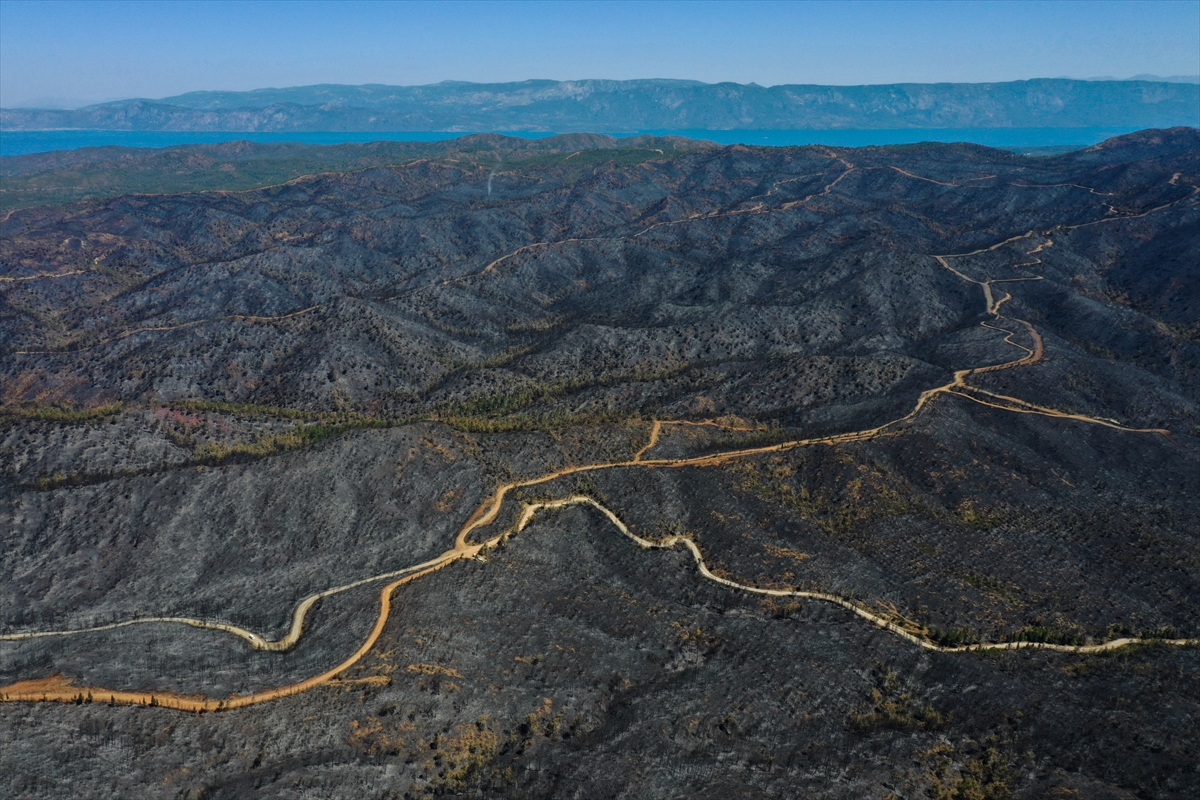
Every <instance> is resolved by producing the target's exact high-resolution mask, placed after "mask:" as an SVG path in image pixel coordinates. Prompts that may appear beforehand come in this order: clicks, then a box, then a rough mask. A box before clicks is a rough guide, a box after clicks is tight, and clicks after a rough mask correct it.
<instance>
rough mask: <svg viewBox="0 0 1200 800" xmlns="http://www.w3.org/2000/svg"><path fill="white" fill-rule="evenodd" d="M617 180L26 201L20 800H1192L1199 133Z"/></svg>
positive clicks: (432, 179)
mask: <svg viewBox="0 0 1200 800" xmlns="http://www.w3.org/2000/svg"><path fill="white" fill-rule="evenodd" d="M595 144H596V143H595V142H585V141H580V140H578V139H569V138H565V137H563V138H554V139H548V140H541V142H540V143H538V144H536V145H531V144H529V143H525V142H523V141H522V140H512V139H506V138H504V137H476V138H473V139H471V140H468V141H466V142H463V143H462V144H461V145H460V146H459V147H457V148H454V147H443V148H440V149H436V150H430V151H428V152H425V153H419V154H418V153H414V154H413V157H412V158H410V159H407V160H405V161H403V162H402V163H395V164H391V165H374V164H372V165H364V166H363V167H362V168H359V169H356V170H353V171H337V172H323V173H320V174H314V175H310V176H305V177H298V178H295V179H292V180H288V181H286V182H283V183H281V184H279V185H275V186H268V187H263V188H257V189H251V190H243V191H233V190H229V189H223V190H219V191H207V192H191V193H184V194H155V195H133V194H127V195H121V196H119V197H115V198H106V199H94V200H88V201H83V202H78V203H73V204H68V205H51V206H39V207H31V208H23V209H19V210H10V211H9V212H8V213H7V214H6V216H5V217H4V218H3V221H2V222H0V237H2V238H0V304H2V305H0V347H2V351H0V352H2V359H0V402H2V410H0V413H2V415H3V416H2V417H0V536H2V537H3V548H2V549H0V563H2V564H3V569H2V570H0V700H3V699H7V700H10V701H11V702H0V728H2V729H3V731H4V740H5V742H6V746H5V747H4V748H2V749H0V767H2V768H0V774H2V775H3V778H0V780H2V781H3V782H4V783H3V784H0V785H3V786H4V787H5V794H6V795H10V796H14V797H50V796H61V795H63V794H66V793H68V792H74V793H77V794H80V795H81V796H88V797H91V796H95V797H104V796H112V797H125V796H132V795H137V796H162V797H244V796H263V797H343V796H344V797H352V796H353V797H361V796H367V797H438V796H463V797H498V796H501V797H614V798H615V797H714V798H716V797H722V798H723V797H764V796H765V797H810V796H811V797H880V798H883V797H905V798H915V797H933V798H1003V797H1021V798H1024V797H1030V798H1032V797H1064V798H1066V797H1111V798H1128V797H1156V798H1157V797H1163V798H1167V797H1180V798H1183V797H1191V796H1193V795H1194V791H1195V788H1196V786H1197V785H1200V737H1198V736H1197V734H1196V731H1195V725H1194V723H1191V722H1188V720H1189V719H1191V720H1194V719H1195V718H1196V717H1197V715H1198V714H1200V679H1198V678H1197V676H1198V675H1200V669H1198V668H1200V661H1198V653H1200V650H1198V649H1197V648H1196V647H1195V645H1194V644H1189V643H1188V640H1191V639H1195V638H1196V637H1197V636H1200V633H1198V629H1200V606H1197V604H1196V602H1195V598H1196V597H1197V596H1200V594H1198V592H1200V539H1198V537H1197V531H1200V499H1198V497H1197V493H1196V492H1195V488H1194V487H1195V486H1197V485H1200V416H1198V414H1200V408H1198V405H1200V400H1198V398H1200V301H1198V300H1197V298H1198V297H1200V294H1198V288H1200V287H1198V286H1197V281H1198V278H1200V275H1198V273H1197V269H1198V267H1197V264H1198V263H1200V259H1198V258H1197V257H1196V256H1197V254H1198V252H1200V233H1198V232H1200V225H1198V223H1200V189H1198V188H1197V186H1198V185H1200V132H1197V131H1196V130H1195V129H1191V128H1179V129H1171V130H1152V131H1143V132H1141V133H1139V134H1133V135H1130V136H1126V137H1121V138H1118V139H1114V140H1110V141H1108V142H1105V143H1103V144H1101V145H1098V146H1096V147H1093V148H1089V149H1087V150H1083V151H1079V152H1075V153H1070V154H1066V155H1059V156H1054V157H1047V158H1033V157H1025V156H1019V155H1015V154H1011V153H1007V152H1003V151H997V150H989V149H986V148H981V147H975V146H969V145H916V146H908V147H894V148H864V149H858V150H848V149H830V148H779V149H768V148H761V149H756V148H744V147H731V148H714V147H709V146H690V145H685V144H683V143H680V142H675V141H672V140H646V141H642V142H639V143H637V146H625V147H622V148H619V149H614V148H612V147H608V148H607V149H600V148H597V147H595V146H594V145H595ZM314 150H319V148H314ZM385 155H386V154H385ZM316 156H317V157H320V158H326V159H329V160H334V159H336V158H341V157H343V156H338V155H335V154H321V153H317V154H316ZM68 161H69V159H68ZM76 168H77V164H70V163H67V164H64V166H63V169H76ZM89 168H91V169H95V170H96V171H97V174H102V173H103V170H104V169H105V167H104V166H103V163H102V162H97V163H96V164H94V165H93V166H92V167H89ZM4 169H5V170H9V169H13V167H12V166H11V165H9V164H7V163H6V164H5V165H4ZM43 169H44V168H43ZM112 169H113V171H114V172H115V171H118V170H120V169H122V166H121V162H120V161H117V162H115V163H114V164H113V165H112ZM45 174H48V175H50V174H53V170H52V169H50V170H49V171H47V172H46V173H45ZM105 180H108V182H109V185H114V184H115V183H117V182H118V181H117V179H107V178H106V179H105ZM972 370H974V371H972ZM581 467H587V469H586V470H581V469H580V468H581ZM543 478H544V479H543ZM505 485H511V486H512V488H511V489H510V490H508V491H507V493H506V494H501V495H497V494H496V492H497V490H498V488H500V487H503V486H505ZM489 498H493V499H489ZM568 498H587V499H588V501H589V502H590V503H593V504H594V505H592V504H586V503H579V504H575V505H569V506H565V507H561V508H550V507H546V508H542V507H541V505H545V504H554V503H555V502H556V501H562V500H565V499H568ZM489 508H494V509H495V510H496V515H495V518H494V519H492V518H491V517H489V516H487V515H486V514H485V513H484V512H485V511H486V510H487V509H489ZM622 526H623V527H622ZM626 531H627V532H626ZM672 537H684V538H685V539H686V540H687V542H688V543H689V545H688V546H690V547H694V548H695V553H696V554H698V556H697V557H699V558H702V560H703V564H702V565H698V564H697V562H696V559H695V558H694V557H693V553H692V551H690V550H689V549H688V547H685V546H684V544H683V543H679V542H676V541H675V540H674V539H673V538H672ZM456 538H457V544H456ZM484 542H487V543H488V546H487V547H486V548H485V547H482V546H481V545H482V544H483V543H484ZM670 542H675V543H674V544H671V545H670V546H667V547H662V548H655V547H653V546H652V545H654V544H655V543H663V544H666V543H670ZM439 554H442V555H439ZM439 559H440V560H439ZM423 562H424V563H432V564H434V567H435V569H433V571H431V572H429V573H428V574H425V573H423V572H419V571H418V572H408V573H405V572H404V570H406V569H407V568H409V567H412V566H413V565H417V564H421V563H423ZM373 576H379V577H378V578H377V579H374V580H364V579H370V578H372V577H373ZM383 576H388V577H383ZM360 581H361V582H360ZM720 581H725V583H721V582H720ZM385 586H386V587H388V588H387V590H386V591H383V590H384V588H385ZM335 587H340V588H339V589H338V591H337V592H334V593H326V592H327V590H330V589H331V588H335ZM766 590H770V591H773V592H775V594H774V595H767V594H763V593H762V592H763V591H766ZM381 591H382V595H381ZM321 593H325V594H323V595H322V597H321V599H318V600H316V601H315V603H314V604H312V605H311V606H310V607H306V608H308V609H309V610H308V611H306V612H305V613H304V615H303V617H302V619H301V622H302V624H301V625H300V627H299V628H296V627H295V625H294V624H293V622H294V620H293V612H294V610H295V609H296V607H297V604H298V603H300V602H301V601H302V600H303V599H304V598H307V597H310V596H314V595H317V594H321ZM806 593H809V594H806ZM811 593H819V594H820V595H821V597H819V598H814V597H812V596H811ZM824 597H828V598H832V599H829V600H827V599H821V598H824ZM385 600H386V601H388V602H390V606H389V605H384V606H383V608H385V609H390V610H389V611H388V613H387V614H386V615H384V616H380V608H381V602H384V601H385ZM833 600H836V601H837V602H833ZM839 603H840V605H839ZM864 616H865V617H867V618H864ZM149 617H156V618H166V617H169V618H182V619H184V620H192V621H193V623H195V622H203V624H204V625H207V626H208V627H197V626H196V624H188V623H187V622H186V621H185V622H178V621H176V622H171V621H145V618H149ZM138 620H143V621H141V622H139V621H138ZM871 620H876V621H878V624H873V623H872V621H871ZM882 624H887V625H890V626H891V627H890V628H889V629H881V628H880V627H879V625H882ZM214 626H221V627H214ZM95 628H100V629H99V630H92V631H90V632H89V631H88V629H95ZM290 630H297V631H298V632H299V633H300V635H299V636H298V638H297V639H295V641H294V644H293V645H291V646H286V647H285V646H280V647H279V648H277V649H270V648H269V647H264V646H261V645H262V642H264V641H267V642H270V641H282V640H285V639H286V637H287V635H288V634H289V631H290ZM27 634H52V635H45V636H34V637H28V636H26V635H27ZM63 634H65V635H63ZM6 637H7V638H6ZM22 637H23V638H22ZM254 637H258V638H254ZM364 642H366V643H367V644H368V645H369V646H362V645H363V643H364ZM1123 642H1128V643H1127V644H1123V645H1122V643H1123ZM1016 644H1023V645H1026V646H1025V647H1023V648H1019V649H983V650H975V649H971V647H972V646H975V645H987V646H992V645H1004V646H1006V647H1011V646H1012V645H1016ZM1029 645H1037V646H1039V647H1040V646H1042V645H1051V646H1052V648H1049V649H1038V648H1037V647H1029ZM1117 645H1122V646H1117ZM1110 646H1111V649H1105V648H1109V647H1110ZM356 648H358V650H356ZM1053 648H1058V649H1053ZM1080 648H1083V649H1080ZM313 676H324V677H321V678H320V680H318V681H316V682H315V683H312V680H313ZM306 681H307V682H309V683H305V682H306ZM310 684H311V685H310ZM289 686H296V687H300V688H302V689H304V690H303V691H301V690H300V689H296V690H295V692H294V693H289V694H288V695H287V696H280V697H276V698H275V699H269V698H268V695H271V693H272V692H276V691H277V690H280V688H281V687H289ZM106 692H107V693H108V694H105V693H106ZM289 692H290V690H289ZM39 693H41V694H40V695H39ZM35 695H36V696H35ZM41 696H45V697H46V698H47V699H50V700H55V699H57V700H61V701H66V702H29V701H31V700H33V701H36V700H38V699H39V698H40V697H41ZM259 697H261V698H263V702H259V701H258V699H256V698H259ZM238 698H242V699H241V700H239V699H238ZM230 703H232V704H242V703H244V704H245V707H242V708H237V709H229V708H228V707H226V705H224V704H230ZM172 706H174V707H172ZM186 708H194V709H195V710H193V711H186V710H178V709H186ZM204 708H209V709H213V710H212V711H205V712H204V713H198V712H199V711H200V710H201V709H204ZM218 708H220V709H221V710H216V709H218Z"/></svg>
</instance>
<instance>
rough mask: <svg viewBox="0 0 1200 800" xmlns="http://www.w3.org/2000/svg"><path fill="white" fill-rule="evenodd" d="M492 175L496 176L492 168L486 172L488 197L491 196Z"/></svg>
mask: <svg viewBox="0 0 1200 800" xmlns="http://www.w3.org/2000/svg"><path fill="white" fill-rule="evenodd" d="M494 177H496V170H494V169H493V170H492V171H491V173H489V174H488V197H491V196H492V178H494Z"/></svg>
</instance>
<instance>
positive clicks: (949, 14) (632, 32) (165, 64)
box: [0, 0, 1200, 107]
mask: <svg viewBox="0 0 1200 800" xmlns="http://www.w3.org/2000/svg"><path fill="white" fill-rule="evenodd" d="M1198 72H1200V0H1165V1H1162V2H1151V1H1149V0H1147V1H1146V2H1141V1H1137V0H1133V1H1131V0H1088V1H1087V2H1069V1H1068V0H1052V1H1051V2H1021V1H1020V0H1007V2H984V1H983V0H974V1H973V2H950V1H949V0H946V1H943V2H886V1H884V0H873V1H871V2H739V3H731V2H616V3H612V2H579V3H577V2H563V3H554V2H487V3H478V2H438V3H425V2H406V3H391V2H382V0H376V1H375V2H298V1H297V0H289V1H288V2H243V3H239V2H232V1H230V0H225V1H224V2H181V1H179V0H176V1H175V2H117V1H116V0H107V1H105V2H96V1H93V2H65V1H63V2H24V0H0V105H3V106H6V107H13V106H20V105H35V104H36V105H44V104H47V101H51V102H57V103H60V104H65V105H75V104H82V103H87V102H98V101H102V100H110V99H118V98H128V97H164V96H168V95H172V94H179V93H182V92H186V91H193V90H199V89H235V90H241V89H255V88H261V87H266V86H299V85H304V84H313V83H352V84H353V83H390V84H406V85H411V84H424V83H436V82H438V81H442V80H465V81H479V82H489V81H513V80H525V79H528V78H553V79H559V80H568V79H580V78H613V79H627V78H688V79H693V80H701V81H707V82H718V81H736V82H739V83H749V82H751V81H753V82H756V83H759V84H761V85H764V86H769V85H775V84H780V83H821V84H861V83H897V82H909V81H911V82H937V81H969V82H980V81H1002V80H1017V79H1022V78H1034V77H1058V76H1063V75H1067V76H1071V77H1094V76H1100V75H1112V76H1116V77H1120V78H1123V77H1129V76H1132V75H1135V74H1140V73H1153V74H1158V75H1181V74H1183V75H1187V74H1196V73H1198Z"/></svg>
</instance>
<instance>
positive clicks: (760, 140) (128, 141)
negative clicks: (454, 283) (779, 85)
mask: <svg viewBox="0 0 1200 800" xmlns="http://www.w3.org/2000/svg"><path fill="white" fill-rule="evenodd" d="M1135 130H1137V128H1129V127H1125V128H1122V127H1112V128H916V129H914V128H905V129H899V130H834V131H812V130H797V131H778V130H740V131H710V130H652V131H629V132H627V133H618V134H614V135H616V136H636V135H638V134H641V133H651V134H654V135H657V136H686V137H688V138H689V139H707V140H708V141H712V142H717V143H719V144H750V145H770V146H773V147H786V146H794V145H806V144H824V145H832V146H835V147H866V146H870V145H884V144H913V143H915V142H974V143H975V144H982V145H987V146H989V147H1008V148H1021V147H1063V146H1068V145H1079V146H1088V145H1093V144H1096V143H1097V142H1102V141H1104V140H1105V139H1108V138H1111V137H1113V136H1119V135H1121V134H1123V133H1132V132H1133V131H1135ZM498 132H499V133H503V134H504V135H506V136H521V137H525V138H531V139H541V138H544V137H546V136H553V135H554V134H553V133H548V132H546V131H498ZM465 135H466V134H465V133H464V132H461V131H457V132H450V131H388V132H379V131H371V132H344V131H317V132H309V133H247V132H244V131H229V132H221V131H206V132H194V133H193V132H187V131H96V130H55V131H0V156H16V155H23V154H25V153H44V152H48V151H51V150H76V149H78V148H80V147H105V146H110V145H119V146H121V147H173V146H175V145H181V144H214V143H217V142H232V141H250V142H264V143H270V142H300V143H303V144H344V143H347V142H379V141H392V142H436V141H442V140H445V139H456V138H458V137H460V136H465Z"/></svg>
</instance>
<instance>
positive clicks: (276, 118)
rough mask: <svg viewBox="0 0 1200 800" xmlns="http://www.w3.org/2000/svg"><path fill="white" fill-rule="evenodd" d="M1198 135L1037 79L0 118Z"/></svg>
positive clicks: (383, 96)
mask: <svg viewBox="0 0 1200 800" xmlns="http://www.w3.org/2000/svg"><path fill="white" fill-rule="evenodd" d="M1114 125H1121V126H1131V127H1145V128H1150V127H1161V128H1165V127H1171V126H1178V125H1186V126H1193V127H1196V126H1200V85H1197V84H1194V83H1179V82H1170V81H1165V80H1158V81H1151V80H1128V81H1117V80H1112V81H1109V80H1071V79H1063V78H1056V79H1037V80H1026V81H1010V82H1004V83H935V84H919V83H905V84H890V85H879V86H816V85H782V86H772V87H763V86H758V85H757V84H753V83H751V84H738V83H716V84H709V83H700V82H697V81H682V80H630V81H611V80H580V81H552V80H530V81H522V82H519V83H489V84H484V83H463V82H450V81H447V82H443V83H438V84H433V85H429V86H384V85H378V84H372V85H364V86H342V85H332V84H323V85H318V86H300V87H293V88H286V89H257V90H254V91H249V92H224V91H205V92H190V93H188V94H182V95H178V96H176V97H166V98H162V99H159V100H146V99H134V100H121V101H116V102H110V103H101V104H97V105H92V106H87V107H85V108H79V109H72V110H58V109H53V110H52V109H18V108H12V109H3V110H0V129H3V130H10V131H16V130H26V131H28V130H53V129H95V130H132V131H246V132H289V131H296V132H299V131H555V132H559V133H566V132H581V131H591V132H599V133H606V132H607V133H623V132H633V131H653V130H689V129H690V130H756V129H757V130H839V129H873V130H879V129H905V128H1008V127H1013V128H1038V127H1047V128H1076V127H1089V126H1114Z"/></svg>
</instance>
